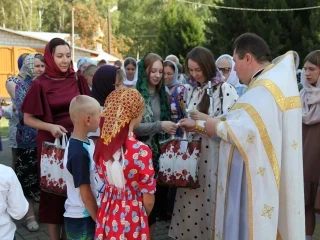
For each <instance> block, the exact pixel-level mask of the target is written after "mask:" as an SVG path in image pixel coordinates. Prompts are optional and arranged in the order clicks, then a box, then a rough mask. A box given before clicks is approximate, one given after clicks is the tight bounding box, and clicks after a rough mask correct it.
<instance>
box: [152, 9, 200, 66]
mask: <svg viewBox="0 0 320 240" xmlns="http://www.w3.org/2000/svg"><path fill="white" fill-rule="evenodd" d="M203 42H204V33H203V25H202V23H201V21H199V18H197V16H196V14H195V11H193V10H192V9H190V8H188V7H186V6H185V5H177V4H174V3H172V4H170V5H169V6H168V8H167V9H166V11H163V14H162V16H161V19H160V26H159V32H158V38H157V53H159V54H160V55H162V56H163V57H165V56H167V55H169V54H174V55H176V56H178V57H179V58H180V60H182V61H183V60H184V59H185V57H186V55H187V53H188V52H189V51H190V50H191V49H192V48H194V47H195V46H199V45H202V43H203Z"/></svg>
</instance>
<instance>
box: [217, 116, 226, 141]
mask: <svg viewBox="0 0 320 240" xmlns="http://www.w3.org/2000/svg"><path fill="white" fill-rule="evenodd" d="M216 133H217V135H218V136H219V137H220V138H221V139H222V140H224V141H226V142H227V141H228V131H227V128H226V127H225V124H224V121H221V122H219V123H218V124H217V125H216Z"/></svg>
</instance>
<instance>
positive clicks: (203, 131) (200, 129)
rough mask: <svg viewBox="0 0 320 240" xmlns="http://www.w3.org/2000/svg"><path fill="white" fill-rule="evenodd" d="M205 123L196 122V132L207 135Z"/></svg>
mask: <svg viewBox="0 0 320 240" xmlns="http://www.w3.org/2000/svg"><path fill="white" fill-rule="evenodd" d="M204 124H205V121H200V120H197V121H196V132H197V133H201V134H207V132H206V129H205V127H204Z"/></svg>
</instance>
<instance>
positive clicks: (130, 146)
mask: <svg viewBox="0 0 320 240" xmlns="http://www.w3.org/2000/svg"><path fill="white" fill-rule="evenodd" d="M124 148H125V149H126V152H125V154H124V159H123V160H122V161H124V162H123V174H124V178H125V182H126V184H125V189H124V190H121V189H118V188H116V187H115V186H114V185H111V184H110V183H109V182H108V180H107V179H108V178H107V169H106V167H105V166H106V164H103V166H97V168H98V173H99V175H100V177H101V178H102V180H103V181H104V183H105V186H106V187H105V191H104V193H103V194H102V196H101V206H100V207H99V211H98V216H97V224H96V235H95V239H97V240H103V239H108V240H117V239H127V240H130V239H145V240H147V239H150V237H149V226H148V216H147V213H146V210H145V208H144V206H143V198H142V197H143V194H144V193H148V194H154V193H155V190H156V182H155V179H154V169H153V164H152V153H151V150H150V149H149V148H148V146H147V145H145V144H143V143H142V142H139V141H137V140H136V139H135V136H134V134H133V133H129V135H128V138H127V140H126V143H125V145H124ZM106 161H108V160H106Z"/></svg>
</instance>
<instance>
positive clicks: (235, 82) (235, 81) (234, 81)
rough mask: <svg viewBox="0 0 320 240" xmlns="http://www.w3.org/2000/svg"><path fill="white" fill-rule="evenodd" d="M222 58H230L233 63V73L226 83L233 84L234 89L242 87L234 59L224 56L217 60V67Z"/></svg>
mask: <svg viewBox="0 0 320 240" xmlns="http://www.w3.org/2000/svg"><path fill="white" fill-rule="evenodd" d="M222 58H228V59H230V61H231V70H230V71H231V72H230V75H229V77H228V79H226V82H227V83H229V84H231V85H232V86H234V87H241V86H242V84H241V83H240V81H239V78H238V75H237V73H236V71H235V70H234V65H235V62H234V61H233V58H232V57H231V56H230V55H229V54H223V55H221V56H220V57H219V58H218V59H217V61H216V65H217V63H218V62H219V61H220V60H221V59H222Z"/></svg>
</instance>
